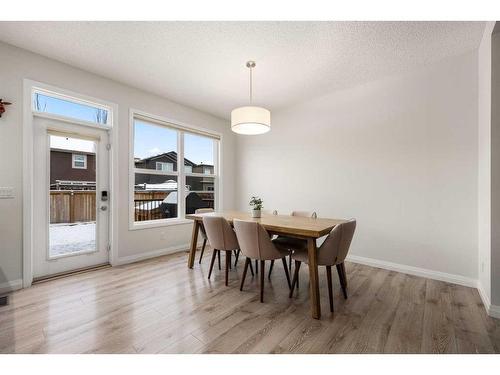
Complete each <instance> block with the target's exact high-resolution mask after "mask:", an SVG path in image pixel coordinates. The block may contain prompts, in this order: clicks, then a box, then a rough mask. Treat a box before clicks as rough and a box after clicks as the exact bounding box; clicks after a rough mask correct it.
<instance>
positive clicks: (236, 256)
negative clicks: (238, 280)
mask: <svg viewBox="0 0 500 375" xmlns="http://www.w3.org/2000/svg"><path fill="white" fill-rule="evenodd" d="M240 252H241V250H239V249H238V250H236V251H235V255H234V258H235V259H234V266H235V267H236V264H238V258H239V257H240Z"/></svg>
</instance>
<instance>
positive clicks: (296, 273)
mask: <svg viewBox="0 0 500 375" xmlns="http://www.w3.org/2000/svg"><path fill="white" fill-rule="evenodd" d="M299 269H300V262H299V261H298V260H296V261H295V272H294V274H293V280H292V287H291V288H290V294H289V297H290V298H292V296H293V290H294V289H295V284H296V283H297V280H298V278H299Z"/></svg>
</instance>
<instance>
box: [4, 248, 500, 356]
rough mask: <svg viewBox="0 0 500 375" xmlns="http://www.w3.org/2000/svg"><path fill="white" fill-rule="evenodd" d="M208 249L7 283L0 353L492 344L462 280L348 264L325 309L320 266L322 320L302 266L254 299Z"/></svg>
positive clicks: (486, 320) (485, 348)
mask: <svg viewBox="0 0 500 375" xmlns="http://www.w3.org/2000/svg"><path fill="white" fill-rule="evenodd" d="M197 255H198V254H197ZM210 256H211V252H210V251H205V256H204V259H203V263H202V265H201V266H200V265H199V264H198V263H197V261H196V263H195V267H194V269H193V270H188V269H187V267H186V261H187V254H186V253H179V254H174V255H169V256H164V257H160V258H156V259H152V260H147V261H143V262H139V263H135V264H130V265H126V266H120V267H113V268H108V269H103V270H98V271H92V272H88V273H83V274H79V275H73V276H69V277H66V278H61V279H58V280H52V281H48V282H45V283H41V284H38V285H35V286H33V287H31V288H29V289H25V290H21V291H18V292H15V293H13V294H11V296H10V305H8V306H5V307H0V352H1V353H498V352H500V321H499V320H496V319H492V318H490V317H488V316H487V315H486V312H485V310H484V307H483V305H482V303H481V300H480V297H479V295H478V292H477V291H476V290H475V289H472V288H467V287H462V286H457V285H452V284H447V283H444V282H439V281H434V280H429V279H425V278H420V277H415V276H410V275H405V274H402V273H398V272H392V271H386V270H382V269H378V268H372V267H368V266H363V265H359V264H353V263H347V264H346V269H347V277H348V282H349V288H348V292H349V299H347V300H344V299H343V297H342V295H341V291H340V287H339V282H338V278H337V277H334V282H335V284H334V295H335V297H334V298H335V313H333V314H331V313H330V311H329V309H328V292H327V288H326V275H325V270H324V268H320V284H321V304H322V319H321V320H314V319H312V318H311V317H310V310H309V309H310V307H309V300H308V298H309V296H308V295H309V293H308V281H307V280H308V275H307V267H302V269H301V273H300V288H299V290H298V292H297V294H296V296H295V297H294V298H291V299H290V298H288V287H287V285H286V279H285V275H284V272H283V268H282V265H281V262H277V263H276V264H275V267H274V270H273V274H272V276H271V280H270V281H269V280H268V279H267V276H266V283H267V284H266V288H265V291H266V294H265V301H264V303H260V302H259V287H258V280H257V278H256V277H253V278H252V277H251V275H250V272H249V273H248V276H247V283H246V285H245V288H244V290H243V292H240V291H239V282H240V277H241V274H242V271H243V264H244V262H243V260H242V259H240V262H239V264H238V266H237V267H236V268H234V267H233V269H232V271H231V272H230V274H229V275H230V284H229V286H228V287H226V286H224V272H223V271H219V270H218V269H217V267H215V269H214V274H213V275H212V280H210V281H209V280H208V279H207V275H208V266H209V261H210ZM222 263H223V264H224V262H222Z"/></svg>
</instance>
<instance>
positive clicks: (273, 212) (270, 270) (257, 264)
mask: <svg viewBox="0 0 500 375" xmlns="http://www.w3.org/2000/svg"><path fill="white" fill-rule="evenodd" d="M262 212H263V213H265V214H269V215H278V210H272V211H271V210H264V211H262ZM269 237H270V238H271V239H273V236H272V235H269ZM273 266H274V260H272V261H271V268H269V276H271V272H272V270H273ZM255 273H259V261H258V260H255ZM252 275H253V270H252Z"/></svg>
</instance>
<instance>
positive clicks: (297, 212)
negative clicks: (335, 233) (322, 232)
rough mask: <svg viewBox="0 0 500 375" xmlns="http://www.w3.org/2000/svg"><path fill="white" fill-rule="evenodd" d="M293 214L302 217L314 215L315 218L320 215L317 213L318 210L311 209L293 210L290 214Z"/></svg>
mask: <svg viewBox="0 0 500 375" xmlns="http://www.w3.org/2000/svg"><path fill="white" fill-rule="evenodd" d="M290 215H291V216H300V217H312V218H313V219H316V218H317V217H318V215H316V212H314V211H313V212H309V211H292V213H291V214H290Z"/></svg>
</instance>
